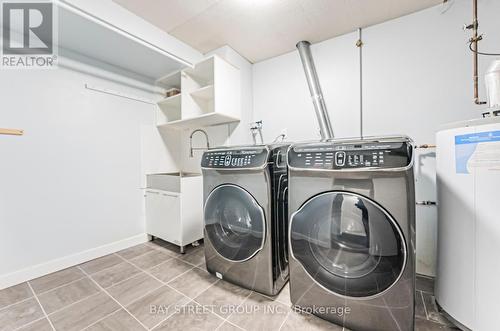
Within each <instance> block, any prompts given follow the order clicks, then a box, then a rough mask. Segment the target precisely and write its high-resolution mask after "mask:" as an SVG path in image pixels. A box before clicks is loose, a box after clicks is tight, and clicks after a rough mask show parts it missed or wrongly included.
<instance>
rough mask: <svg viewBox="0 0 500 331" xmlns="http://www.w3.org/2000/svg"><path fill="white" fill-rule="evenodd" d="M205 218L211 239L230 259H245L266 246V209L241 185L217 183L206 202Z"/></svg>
mask: <svg viewBox="0 0 500 331" xmlns="http://www.w3.org/2000/svg"><path fill="white" fill-rule="evenodd" d="M204 218H205V231H206V234H207V237H208V239H209V240H210V243H211V244H212V246H213V247H214V248H215V250H216V251H217V253H219V254H220V255H221V256H222V257H224V258H226V259H228V260H230V261H234V262H242V261H246V260H248V259H250V258H252V257H253V256H254V255H255V254H257V252H258V251H260V250H261V249H262V247H263V246H264V241H265V228H266V227H265V216H264V210H263V209H262V207H261V206H260V205H259V204H258V203H257V201H256V200H255V198H254V197H253V196H252V195H251V194H250V193H248V192H247V191H245V190H244V189H243V188H241V187H239V186H236V185H221V186H218V187H216V188H215V189H214V190H213V191H212V193H210V195H209V196H208V198H207V201H206V203H205V216H204Z"/></svg>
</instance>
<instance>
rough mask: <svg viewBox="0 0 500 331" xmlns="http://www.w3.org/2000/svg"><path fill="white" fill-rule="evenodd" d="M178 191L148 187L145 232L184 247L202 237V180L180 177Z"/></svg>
mask: <svg viewBox="0 0 500 331" xmlns="http://www.w3.org/2000/svg"><path fill="white" fill-rule="evenodd" d="M179 183H180V186H179V187H178V188H179V189H178V191H179V192H170V191H164V190H158V189H151V188H149V189H146V190H145V194H144V197H145V207H146V233H147V234H149V235H151V236H154V237H158V238H160V239H163V240H165V241H168V242H170V243H173V244H175V245H178V246H180V247H181V252H183V247H184V246H186V245H189V244H191V243H193V242H195V241H197V240H200V239H202V238H203V181H202V178H201V176H188V177H180V179H179Z"/></svg>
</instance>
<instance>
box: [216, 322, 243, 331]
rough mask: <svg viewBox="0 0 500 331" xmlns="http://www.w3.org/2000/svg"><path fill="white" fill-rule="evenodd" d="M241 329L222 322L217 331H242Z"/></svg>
mask: <svg viewBox="0 0 500 331" xmlns="http://www.w3.org/2000/svg"><path fill="white" fill-rule="evenodd" d="M242 330H243V329H242V328H240V327H239V326H236V325H234V324H231V323H229V322H224V323H223V324H222V325H221V326H219V327H218V328H217V331H242Z"/></svg>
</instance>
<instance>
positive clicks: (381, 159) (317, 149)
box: [288, 141, 413, 170]
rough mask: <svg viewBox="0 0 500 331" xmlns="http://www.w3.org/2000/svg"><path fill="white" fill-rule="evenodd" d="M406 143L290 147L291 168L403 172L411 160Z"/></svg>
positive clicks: (319, 144) (367, 142)
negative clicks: (364, 169)
mask: <svg viewBox="0 0 500 331" xmlns="http://www.w3.org/2000/svg"><path fill="white" fill-rule="evenodd" d="M412 153H413V149H412V146H411V144H410V143H409V142H406V141H403V142H373V141H372V142H370V141H366V142H353V143H335V142H327V143H316V144H300V145H295V146H293V147H292V148H291V149H290V151H289V154H288V161H289V165H290V166H291V167H295V168H308V169H309V168H311V169H326V170H344V169H361V168H374V169H377V168H380V169H387V168H404V167H407V166H408V165H409V164H410V163H411V160H412Z"/></svg>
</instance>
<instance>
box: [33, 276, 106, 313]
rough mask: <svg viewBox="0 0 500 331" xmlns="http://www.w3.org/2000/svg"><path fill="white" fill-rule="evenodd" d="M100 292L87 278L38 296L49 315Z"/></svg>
mask: <svg viewBox="0 0 500 331" xmlns="http://www.w3.org/2000/svg"><path fill="white" fill-rule="evenodd" d="M97 292H99V288H98V287H97V286H96V285H95V284H94V282H92V280H90V279H88V278H87V277H85V278H82V279H80V280H78V281H76V282H73V283H70V284H68V285H64V286H62V287H58V288H57V289H55V290H52V291H49V292H45V293H43V294H40V295H38V299H39V300H40V303H41V304H42V306H43V309H45V312H46V313H47V314H50V313H53V312H54V311H56V310H59V309H61V308H64V307H66V306H68V305H70V304H72V303H75V302H77V301H80V300H83V299H85V298H87V297H89V296H91V295H93V294H96V293H97Z"/></svg>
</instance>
